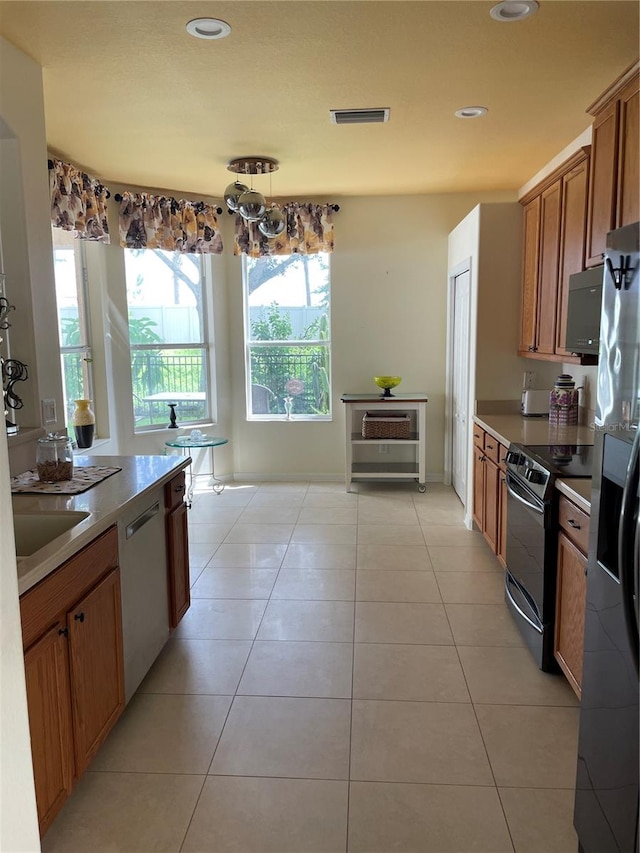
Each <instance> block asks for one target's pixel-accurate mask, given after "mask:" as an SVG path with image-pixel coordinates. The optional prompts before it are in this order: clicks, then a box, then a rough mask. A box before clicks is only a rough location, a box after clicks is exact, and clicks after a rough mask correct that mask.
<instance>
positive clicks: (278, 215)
mask: <svg viewBox="0 0 640 853" xmlns="http://www.w3.org/2000/svg"><path fill="white" fill-rule="evenodd" d="M284 226H285V222H284V216H283V215H282V211H281V210H278V208H277V207H270V208H269V210H267V212H266V213H265V215H264V216H263V217H262V219H261V220H260V222H258V230H259V231H260V233H261V234H264V236H265V237H278V236H279V235H280V234H282V232H283V231H284Z"/></svg>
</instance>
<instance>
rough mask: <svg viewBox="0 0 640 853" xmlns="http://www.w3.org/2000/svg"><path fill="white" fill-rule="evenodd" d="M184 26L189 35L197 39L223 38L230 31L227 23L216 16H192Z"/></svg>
mask: <svg viewBox="0 0 640 853" xmlns="http://www.w3.org/2000/svg"><path fill="white" fill-rule="evenodd" d="M186 26H187V32H188V33H189V35H191V36H195V37H196V38H198V39H223V38H225V37H226V36H228V35H229V33H230V32H231V27H230V26H229V24H228V23H227V22H226V21H220V20H218V18H194V19H193V21H189V23H188V24H187V25H186Z"/></svg>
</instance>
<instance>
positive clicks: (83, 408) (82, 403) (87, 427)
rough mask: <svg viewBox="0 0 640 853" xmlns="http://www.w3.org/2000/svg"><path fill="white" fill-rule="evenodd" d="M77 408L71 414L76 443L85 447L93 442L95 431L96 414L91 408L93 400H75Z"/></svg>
mask: <svg viewBox="0 0 640 853" xmlns="http://www.w3.org/2000/svg"><path fill="white" fill-rule="evenodd" d="M74 402H75V404H76V408H75V410H74V412H73V415H72V416H71V423H72V424H73V429H74V432H75V434H76V444H77V445H78V447H80V448H82V449H84V448H85V447H91V445H92V444H93V432H94V429H95V424H96V416H95V414H94V413H93V409H92V408H91V402H92V401H91V400H75V401H74Z"/></svg>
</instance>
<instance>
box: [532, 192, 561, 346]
mask: <svg viewBox="0 0 640 853" xmlns="http://www.w3.org/2000/svg"><path fill="white" fill-rule="evenodd" d="M561 201H562V181H556V182H555V183H554V184H552V185H551V186H550V187H549V188H548V189H547V190H545V191H544V192H543V193H542V196H541V208H540V276H539V281H538V312H537V327H538V333H537V341H536V352H539V353H545V354H547V355H551V354H553V351H554V347H555V343H556V304H557V297H556V293H557V290H558V265H559V262H560V225H561V215H562V208H561Z"/></svg>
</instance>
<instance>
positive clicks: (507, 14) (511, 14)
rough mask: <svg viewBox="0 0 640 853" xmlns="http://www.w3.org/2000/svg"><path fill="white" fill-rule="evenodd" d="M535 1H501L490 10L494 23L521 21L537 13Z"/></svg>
mask: <svg viewBox="0 0 640 853" xmlns="http://www.w3.org/2000/svg"><path fill="white" fill-rule="evenodd" d="M539 5H540V4H539V3H538V2H537V0H502V3H498V4H497V5H496V6H493V8H492V9H491V10H490V12H489V14H490V15H491V17H492V18H493V20H494V21H523V20H524V19H525V18H528V17H529V15H533V14H534V12H537V11H538V8H539Z"/></svg>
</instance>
